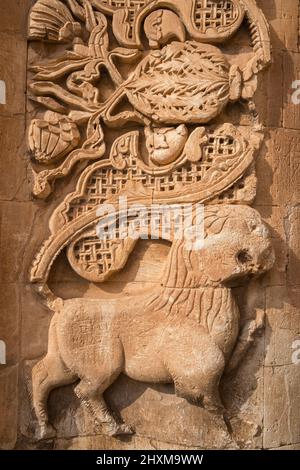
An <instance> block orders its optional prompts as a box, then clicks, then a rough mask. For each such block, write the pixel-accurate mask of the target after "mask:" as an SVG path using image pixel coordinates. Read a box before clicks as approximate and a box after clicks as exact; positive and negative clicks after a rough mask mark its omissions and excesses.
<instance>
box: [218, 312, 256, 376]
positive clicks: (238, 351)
mask: <svg viewBox="0 0 300 470" xmlns="http://www.w3.org/2000/svg"><path fill="white" fill-rule="evenodd" d="M264 326H265V313H264V312H263V311H258V312H257V313H256V318H255V319H254V320H251V321H249V322H247V323H246V324H245V326H244V327H243V329H242V332H241V334H240V337H239V339H238V342H237V345H236V347H235V349H234V351H233V354H232V356H231V359H230V361H229V364H228V366H227V367H226V371H225V372H226V374H230V373H231V372H233V371H234V370H235V369H236V368H237V367H238V365H239V364H240V362H241V360H242V359H243V358H244V357H245V355H246V354H247V352H248V350H249V348H250V347H251V346H252V344H253V343H254V341H255V337H256V336H257V335H258V334H259V333H260V332H261V331H262V330H263V328H264Z"/></svg>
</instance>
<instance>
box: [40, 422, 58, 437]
mask: <svg viewBox="0 0 300 470" xmlns="http://www.w3.org/2000/svg"><path fill="white" fill-rule="evenodd" d="M54 437H56V430H55V429H54V427H53V426H52V425H51V424H42V425H41V426H40V427H39V429H38V431H37V439H38V440H39V441H43V440H45V439H53V438H54Z"/></svg>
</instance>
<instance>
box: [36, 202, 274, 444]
mask: <svg viewBox="0 0 300 470" xmlns="http://www.w3.org/2000/svg"><path fill="white" fill-rule="evenodd" d="M204 222H205V223H204V226H205V238H204V242H203V244H202V246H201V248H200V249H197V250H193V249H191V245H189V246H188V245H187V244H186V241H185V240H177V241H174V243H173V246H172V248H171V250H170V253H169V257H168V260H167V262H166V267H165V273H164V275H163V278H162V280H161V287H160V288H159V289H158V288H157V287H155V289H152V290H149V292H148V293H144V294H143V295H142V296H133V297H131V298H123V299H118V300H101V301H99V300H88V299H74V300H67V301H63V300H61V299H56V300H54V301H53V303H52V304H51V305H52V309H53V310H55V315H54V316H53V318H52V322H51V326H50V331H49V345H48V352H47V355H46V357H44V358H43V359H42V360H41V361H40V362H39V363H38V364H37V365H36V366H35V367H34V368H33V374H32V375H33V401H34V408H35V411H36V415H37V418H38V423H39V437H40V438H50V437H53V436H54V434H55V430H54V429H53V427H52V426H51V424H50V423H49V421H48V414H47V399H48V395H49V393H50V391H51V390H52V389H54V388H57V387H61V386H63V385H67V384H71V383H74V382H76V381H78V384H77V385H76V388H75V393H76V395H77V396H78V397H79V399H80V400H81V402H82V403H83V404H84V405H85V406H86V407H87V409H88V410H89V411H90V413H91V414H92V415H93V417H94V420H95V423H96V424H97V425H101V426H102V429H103V430H104V432H106V433H108V434H109V435H118V434H128V433H131V432H132V430H131V428H130V427H129V426H127V425H126V424H119V423H117V422H116V420H115V419H114V418H113V416H112V415H111V413H110V411H109V410H108V408H107V406H106V403H105V401H104V399H103V393H104V391H105V390H106V389H107V388H108V387H109V386H110V385H111V384H112V383H113V382H114V381H115V380H116V379H117V377H118V376H119V375H120V374H121V373H124V374H126V375H127V376H128V377H131V378H132V379H134V380H138V381H144V382H152V383H174V384H175V390H176V394H177V395H178V396H181V397H184V398H186V399H187V400H190V401H192V402H195V403H198V404H199V405H201V406H203V407H205V408H206V409H208V410H211V411H212V412H223V405H222V402H221V399H220V396H219V381H220V379H221V377H222V375H223V372H224V369H225V366H226V365H227V364H228V362H229V361H230V359H231V358H232V357H234V354H232V353H233V350H234V347H235V344H236V341H237V338H238V333H239V310H238V307H237V304H236V302H235V300H234V297H233V294H232V291H231V288H230V283H231V282H232V281H233V280H236V279H239V278H247V277H248V276H250V275H258V274H261V273H263V272H265V271H267V270H268V269H270V268H271V267H272V265H273V262H274V254H273V249H272V246H271V243H270V239H269V234H268V230H267V228H266V226H265V224H264V223H263V222H262V219H261V217H260V215H259V214H258V213H257V212H256V211H255V210H254V209H251V208H250V207H248V206H226V205H220V206H208V207H207V208H206V209H205V221H204ZM252 327H253V325H252ZM235 361H236V358H235Z"/></svg>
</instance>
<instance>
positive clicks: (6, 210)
mask: <svg viewBox="0 0 300 470" xmlns="http://www.w3.org/2000/svg"><path fill="white" fill-rule="evenodd" d="M31 3H32V2H31V1H30V0H2V2H1V7H2V8H1V15H0V39H1V48H0V80H4V81H5V83H6V88H7V97H6V104H0V118H1V126H0V142H1V158H0V165H1V172H0V179H1V181H0V207H1V211H0V230H1V232H0V233H1V238H0V239H1V253H0V254H1V258H0V260H1V261H0V276H1V295H0V305H1V313H0V340H3V341H5V342H6V345H7V364H6V365H5V366H4V365H0V448H3V449H13V448H15V447H16V448H18V449H20V448H27V449H28V448H40V447H42V448H52V447H54V448H55V449H145V448H147V449H175V448H176V449H178V448H182V449H186V448H188V449H196V448H211V447H215V448H238V447H241V448H265V449H278V448H282V449H300V411H299V409H300V408H299V396H300V364H298V365H297V364H294V363H293V359H292V354H293V343H294V342H295V341H296V340H297V339H300V276H299V274H300V264H299V263H300V261H299V260H300V241H299V240H300V236H299V231H300V210H299V199H300V174H299V172H300V165H299V161H300V160H299V159H300V133H299V130H300V105H299V106H295V105H294V104H293V103H292V101H291V95H292V92H293V89H292V83H293V81H295V80H297V79H300V53H299V43H298V35H299V8H300V6H299V2H298V1H297V0H259V1H258V2H257V3H258V5H259V6H260V7H261V8H262V10H263V12H264V13H265V15H266V17H267V19H268V21H269V23H270V28H271V41H272V46H273V65H272V66H271V67H270V68H269V69H268V71H267V72H265V73H264V75H263V76H262V77H260V86H259V91H258V93H257V95H256V98H255V101H256V103H257V108H258V111H259V113H260V115H261V118H262V120H263V122H264V125H265V127H266V138H265V143H264V146H263V150H262V151H261V153H260V155H259V158H258V161H257V176H258V182H259V183H258V195H257V198H256V201H255V208H257V210H258V211H259V212H260V214H261V215H262V217H263V218H264V220H266V222H267V223H268V224H269V225H270V227H271V231H272V238H273V241H274V246H275V249H276V258H277V260H276V265H275V267H274V269H273V270H272V271H271V272H270V273H269V274H267V275H266V276H265V277H264V278H262V279H260V280H259V281H252V282H251V283H250V285H249V286H248V288H238V289H237V292H236V293H237V296H238V298H239V304H240V306H241V311H242V315H243V318H244V321H245V319H246V318H247V317H249V316H250V315H251V311H252V309H253V308H257V309H261V310H263V311H265V312H266V328H265V331H264V333H263V334H262V335H261V336H260V337H259V338H258V340H257V342H256V343H255V346H254V347H253V348H252V349H251V351H250V353H249V354H248V355H247V357H246V358H245V360H244V362H243V364H242V365H241V366H240V367H239V369H238V371H237V372H236V373H235V374H234V376H231V377H228V378H225V379H224V381H223V383H222V392H223V396H224V400H225V403H226V406H227V408H228V410H229V413H230V415H231V417H232V420H231V424H232V428H233V434H232V437H230V436H229V434H228V431H227V429H226V426H225V425H224V423H222V422H221V421H220V420H219V419H217V418H215V419H214V418H212V417H211V416H210V415H209V414H208V413H207V412H204V411H203V410H201V409H199V408H197V407H195V406H193V405H189V404H188V403H186V402H185V401H184V400H182V399H179V398H175V397H174V395H173V389H172V387H170V386H155V387H152V386H151V387H150V386H149V387H148V386H147V385H145V384H136V383H134V382H133V381H131V380H129V379H125V378H123V377H121V378H120V379H119V381H118V382H117V383H116V384H114V386H113V387H112V390H110V391H109V392H108V394H107V398H108V401H109V403H110V404H111V406H112V407H116V408H117V409H119V410H121V414H122V417H123V418H124V419H126V420H127V421H131V423H132V424H134V425H135V427H136V428H137V429H138V433H137V434H136V435H135V436H134V437H133V438H132V439H123V440H116V439H113V438H108V437H103V436H101V435H94V433H93V430H92V429H93V428H92V422H91V419H90V417H89V416H88V415H87V414H86V412H85V411H84V410H83V409H82V408H81V407H80V406H79V403H78V401H76V399H75V398H74V396H73V392H72V387H69V388H67V389H61V390H58V391H55V392H54V393H53V395H52V397H51V400H50V411H51V416H52V419H53V420H54V425H55V426H56V427H57V429H58V438H57V439H55V440H54V441H53V442H52V441H49V442H44V443H39V444H37V443H36V442H35V441H34V439H33V433H34V424H35V421H34V415H33V413H32V410H31V404H30V380H29V374H30V370H31V367H32V364H34V362H35V361H36V360H37V359H38V358H40V357H41V356H42V355H43V354H44V353H45V352H46V349H47V335H48V326H49V322H50V318H51V316H50V313H49V311H48V310H47V309H46V308H45V307H43V306H41V303H40V301H39V299H38V298H37V296H36V294H35V293H34V292H33V289H32V286H31V285H30V284H29V282H28V269H29V266H30V262H31V260H32V257H33V255H34V254H35V252H36V251H37V249H38V247H39V246H40V244H41V242H42V241H43V240H44V239H45V238H46V236H47V224H48V220H49V217H50V215H51V213H52V211H53V209H54V207H56V205H57V203H58V202H60V201H61V200H62V198H63V195H64V194H65V193H66V187H67V188H70V187H72V184H73V183H72V181H67V183H66V185H67V186H65V185H64V184H61V185H60V186H59V189H58V193H57V195H56V199H54V198H53V199H52V200H51V203H50V204H48V205H46V204H45V203H44V202H43V201H40V202H36V201H34V200H33V198H32V196H31V192H30V181H31V175H30V171H29V164H28V154H27V151H26V106H27V105H26V76H27V72H26V68H27V42H26V21H27V15H28V10H29V8H30V4H31ZM167 251H168V246H167V244H166V243H159V244H157V245H155V247H153V246H152V245H150V244H147V243H145V244H140V245H139V248H138V251H137V252H136V253H135V255H134V257H133V258H132V259H131V260H130V263H129V266H128V267H127V268H126V272H125V273H124V274H123V273H122V274H121V275H119V277H117V278H116V279H115V280H113V281H110V282H107V283H106V284H105V286H104V287H102V288H100V287H99V286H98V287H97V286H95V285H92V284H89V283H88V282H83V281H81V280H80V278H79V277H77V276H75V275H74V274H73V273H72V272H71V270H70V269H69V268H68V267H67V263H66V260H65V258H64V255H62V256H61V257H60V258H59V260H58V261H57V263H56V265H55V267H54V271H53V273H52V277H51V285H52V287H53V290H55V291H56V292H57V293H59V294H61V295H63V296H64V297H68V296H69V297H74V296H80V297H81V296H82V297H94V298H97V297H98V296H99V295H100V293H101V295H102V296H106V297H108V298H109V297H110V296H112V295H114V296H115V295H117V296H121V295H124V292H125V291H126V292H133V291H134V292H136V291H137V290H138V289H144V287H145V284H147V285H149V284H151V283H154V284H155V281H156V280H157V278H158V276H159V273H160V269H161V263H162V260H164V259H165V257H166V255H167ZM294 362H295V361H294Z"/></svg>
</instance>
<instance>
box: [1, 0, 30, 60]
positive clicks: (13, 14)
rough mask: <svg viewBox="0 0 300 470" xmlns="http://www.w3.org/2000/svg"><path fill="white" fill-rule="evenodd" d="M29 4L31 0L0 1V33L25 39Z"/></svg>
mask: <svg viewBox="0 0 300 470" xmlns="http://www.w3.org/2000/svg"><path fill="white" fill-rule="evenodd" d="M31 4H32V0H1V17H0V31H1V32H3V33H6V34H13V35H16V34H22V35H23V37H25V36H26V32H27V15H28V12H29V8H30V6H31ZM24 61H26V57H25V56H24Z"/></svg>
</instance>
